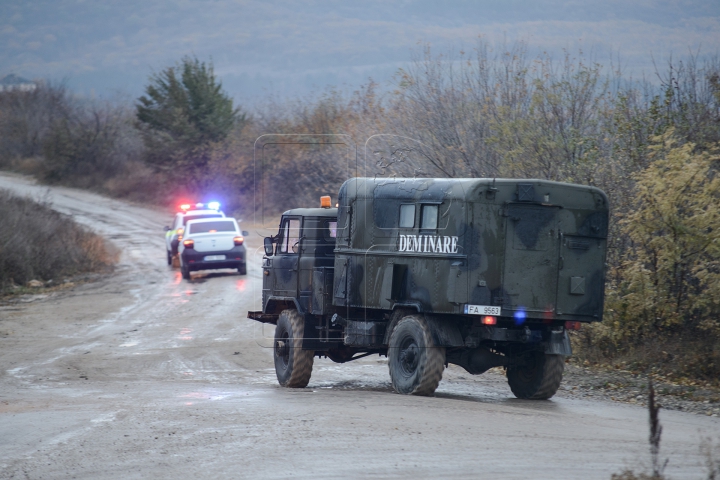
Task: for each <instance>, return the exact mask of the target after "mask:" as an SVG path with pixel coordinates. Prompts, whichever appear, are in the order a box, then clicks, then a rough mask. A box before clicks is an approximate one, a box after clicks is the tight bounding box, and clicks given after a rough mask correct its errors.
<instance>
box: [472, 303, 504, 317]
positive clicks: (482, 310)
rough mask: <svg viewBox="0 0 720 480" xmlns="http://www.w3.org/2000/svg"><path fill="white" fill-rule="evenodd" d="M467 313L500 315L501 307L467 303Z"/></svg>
mask: <svg viewBox="0 0 720 480" xmlns="http://www.w3.org/2000/svg"><path fill="white" fill-rule="evenodd" d="M465 313H466V314H467V315H494V316H498V315H500V307H491V306H489V305H465Z"/></svg>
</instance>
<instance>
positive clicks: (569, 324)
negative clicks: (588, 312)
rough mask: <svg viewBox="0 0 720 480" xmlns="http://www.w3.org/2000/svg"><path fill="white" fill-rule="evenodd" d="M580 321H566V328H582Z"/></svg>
mask: <svg viewBox="0 0 720 480" xmlns="http://www.w3.org/2000/svg"><path fill="white" fill-rule="evenodd" d="M580 325H581V323H580V322H565V329H566V330H580Z"/></svg>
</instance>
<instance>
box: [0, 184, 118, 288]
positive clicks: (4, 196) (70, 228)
mask: <svg viewBox="0 0 720 480" xmlns="http://www.w3.org/2000/svg"><path fill="white" fill-rule="evenodd" d="M0 219H2V220H1V221H0V226H1V228H0V296H2V295H8V294H13V293H25V292H27V291H28V289H36V288H39V287H40V286H44V287H51V286H56V285H62V284H63V283H64V282H66V280H67V281H69V279H70V278H72V277H73V276H75V275H79V274H85V273H91V272H104V271H109V270H110V269H112V266H113V265H114V264H115V263H116V261H117V252H116V251H114V249H113V248H112V246H111V245H109V244H108V243H107V242H106V241H105V239H103V238H102V237H100V236H99V235H97V234H95V233H93V232H91V231H89V230H88V229H87V228H85V227H83V226H81V225H78V224H77V223H75V222H74V221H73V220H72V219H71V218H70V217H68V216H67V215H63V214H61V213H58V212H56V211H54V210H52V209H51V208H50V206H49V205H48V204H45V203H42V202H36V201H34V200H32V199H29V198H23V197H18V196H15V195H12V194H11V193H9V192H7V191H5V190H0ZM33 280H34V281H35V282H33ZM38 282H39V283H38ZM31 283H32V284H33V285H36V287H32V286H31V285H30V284H31Z"/></svg>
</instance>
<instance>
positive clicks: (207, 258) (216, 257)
mask: <svg viewBox="0 0 720 480" xmlns="http://www.w3.org/2000/svg"><path fill="white" fill-rule="evenodd" d="M213 260H225V255H206V256H205V261H206V262H212V261H213Z"/></svg>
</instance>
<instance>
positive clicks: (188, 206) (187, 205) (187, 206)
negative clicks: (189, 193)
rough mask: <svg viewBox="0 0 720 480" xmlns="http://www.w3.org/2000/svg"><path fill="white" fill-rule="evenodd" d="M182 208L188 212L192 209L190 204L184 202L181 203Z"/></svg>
mask: <svg viewBox="0 0 720 480" xmlns="http://www.w3.org/2000/svg"><path fill="white" fill-rule="evenodd" d="M180 210H182V211H183V212H187V211H188V210H190V204H188V203H183V204H182V205H180Z"/></svg>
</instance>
